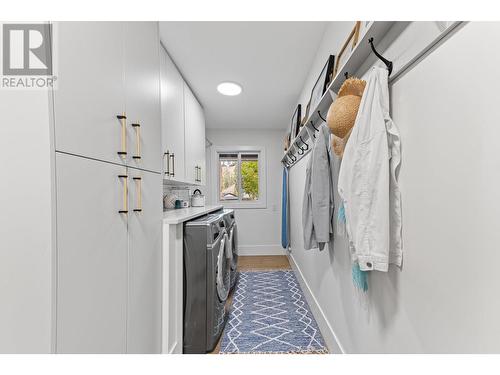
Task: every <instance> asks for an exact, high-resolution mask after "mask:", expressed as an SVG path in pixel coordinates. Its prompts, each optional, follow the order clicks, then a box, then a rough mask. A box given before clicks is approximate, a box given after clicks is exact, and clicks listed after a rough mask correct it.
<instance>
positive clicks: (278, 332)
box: [220, 270, 328, 354]
mask: <svg viewBox="0 0 500 375" xmlns="http://www.w3.org/2000/svg"><path fill="white" fill-rule="evenodd" d="M220 353H254V354H256V353H328V350H327V348H326V346H325V343H324V341H323V337H322V336H321V332H320V331H319V328H318V325H317V324H316V321H315V320H314V317H313V315H312V313H311V311H310V309H309V305H308V304H307V302H306V300H305V298H304V295H303V294H302V290H301V289H300V286H299V283H298V282H297V279H296V278H295V275H294V273H293V271H291V270H280V271H251V272H240V276H239V280H238V284H237V285H236V289H235V291H234V295H233V305H232V309H231V311H230V313H229V319H228V321H227V324H226V328H225V329H224V333H223V336H222V343H221V349H220Z"/></svg>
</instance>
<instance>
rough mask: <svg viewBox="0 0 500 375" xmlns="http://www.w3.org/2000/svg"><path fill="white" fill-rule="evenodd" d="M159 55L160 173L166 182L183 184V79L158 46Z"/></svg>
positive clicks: (168, 57) (165, 52)
mask: <svg viewBox="0 0 500 375" xmlns="http://www.w3.org/2000/svg"><path fill="white" fill-rule="evenodd" d="M160 55H161V119H162V137H161V138H162V152H163V153H164V162H163V172H164V177H165V178H167V179H170V180H175V181H185V173H184V172H185V171H184V168H185V166H184V80H183V79H182V76H181V74H180V73H179V71H178V70H177V68H176V66H175V64H174V62H173V61H172V59H171V58H170V56H169V55H168V54H167V51H165V49H164V48H163V47H162V46H160ZM172 154H173V155H174V156H173V157H172Z"/></svg>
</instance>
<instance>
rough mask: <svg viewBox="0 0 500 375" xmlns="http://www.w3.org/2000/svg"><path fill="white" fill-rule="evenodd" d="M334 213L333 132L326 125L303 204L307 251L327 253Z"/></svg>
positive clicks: (313, 156) (315, 149) (308, 175)
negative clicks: (331, 148) (325, 250)
mask: <svg viewBox="0 0 500 375" xmlns="http://www.w3.org/2000/svg"><path fill="white" fill-rule="evenodd" d="M333 209H334V203H333V184H332V170H331V155H330V130H329V129H328V126H326V124H323V125H321V126H320V128H319V134H318V136H317V139H316V142H315V143H314V145H313V147H312V151H311V154H310V156H309V160H308V162H307V167H306V182H305V187H304V201H303V204H302V226H303V230H304V232H303V233H304V248H305V249H306V250H310V249H314V248H316V247H319V249H320V250H323V248H324V246H325V243H328V242H330V241H331V239H332V237H333V222H332V219H333Z"/></svg>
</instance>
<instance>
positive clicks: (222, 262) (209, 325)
mask: <svg viewBox="0 0 500 375" xmlns="http://www.w3.org/2000/svg"><path fill="white" fill-rule="evenodd" d="M230 277H231V253H230V249H229V237H228V234H227V231H226V224H225V221H224V219H223V216H222V215H221V212H218V213H214V214H209V215H205V216H202V217H200V218H197V219H194V220H192V221H188V222H187V223H185V224H184V333H183V336H184V339H183V341H184V342H183V352H184V353H205V352H209V351H212V350H213V349H214V348H215V346H216V345H217V341H218V339H219V337H220V335H221V333H222V330H223V328H224V325H225V322H226V311H225V304H226V300H227V297H228V294H229V289H230Z"/></svg>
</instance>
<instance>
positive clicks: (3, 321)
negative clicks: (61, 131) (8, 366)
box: [0, 90, 53, 353]
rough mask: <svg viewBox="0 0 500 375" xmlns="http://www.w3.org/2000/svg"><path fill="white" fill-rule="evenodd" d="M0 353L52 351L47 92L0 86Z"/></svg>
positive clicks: (49, 141) (49, 142)
mask: <svg viewBox="0 0 500 375" xmlns="http://www.w3.org/2000/svg"><path fill="white" fill-rule="evenodd" d="M0 113H1V114H2V120H1V124H0V154H1V157H2V160H3V162H2V163H1V166H0V174H1V176H2V177H1V188H0V189H1V190H0V207H1V214H0V301H1V308H0V332H1V333H0V353H49V352H51V350H52V347H51V344H52V331H51V327H52V324H51V323H52V315H51V314H52V311H53V310H52V282H53V280H52V277H51V275H52V261H53V259H52V256H53V252H52V244H53V239H52V235H53V233H52V224H51V222H52V221H51V220H52V210H51V202H52V199H51V194H52V183H51V182H52V181H51V178H52V174H51V170H52V168H51V166H52V154H51V152H50V150H51V147H50V145H51V134H50V133H49V129H50V127H49V101H48V93H47V91H31V90H28V91H26V90H25V91H12V90H0Z"/></svg>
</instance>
